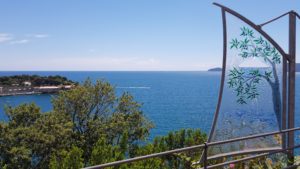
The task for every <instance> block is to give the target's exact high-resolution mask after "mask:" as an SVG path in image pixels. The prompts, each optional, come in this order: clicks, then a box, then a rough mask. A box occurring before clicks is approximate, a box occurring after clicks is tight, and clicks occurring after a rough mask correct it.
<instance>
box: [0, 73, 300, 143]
mask: <svg viewBox="0 0 300 169" xmlns="http://www.w3.org/2000/svg"><path fill="white" fill-rule="evenodd" d="M19 74H37V75H42V76H44V75H61V76H65V77H67V78H69V79H71V80H74V81H78V82H83V81H84V80H85V79H87V78H88V77H89V78H90V79H92V80H93V81H94V80H97V79H103V80H106V81H108V82H110V83H111V84H113V85H114V86H115V88H116V92H117V94H118V95H120V94H121V93H123V92H125V91H128V92H130V93H131V94H132V95H133V96H134V98H135V100H137V101H138V102H140V103H142V110H143V112H144V114H145V115H146V116H147V117H148V118H149V119H150V120H151V121H152V122H153V123H154V124H155V128H154V129H152V131H151V136H150V138H153V137H154V136H158V135H165V134H167V133H168V132H169V131H174V130H177V129H181V128H200V129H201V130H202V131H204V132H206V133H208V132H209V130H210V128H211V123H212V119H213V115H214V112H215V108H216V103H217V99H218V92H219V82H220V76H221V74H220V72H206V71H195V72H58V71H56V72H50V71H49V72H46V71H43V72H0V76H7V75H19ZM299 80H300V74H297V81H296V85H297V86H296V126H300V118H299V117H300V116H299V115H300V112H299V110H300V107H299V100H300V94H299V92H297V91H299V89H300V85H299V83H297V82H299ZM51 97H53V96H51V95H47V94H42V95H23V96H8V97H0V120H6V119H7V117H6V116H5V114H4V110H3V108H4V105H12V106H16V105H18V104H20V103H24V102H26V103H30V102H35V103H37V104H38V105H39V106H40V107H41V108H42V110H43V111H50V110H51V109H52V106H51Z"/></svg>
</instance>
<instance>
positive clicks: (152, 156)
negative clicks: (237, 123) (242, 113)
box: [85, 127, 300, 169]
mask: <svg viewBox="0 0 300 169" xmlns="http://www.w3.org/2000/svg"><path fill="white" fill-rule="evenodd" d="M295 130H300V127H297V128H292V129H286V130H281V131H277V132H270V133H264V134H257V135H252V136H247V137H240V138H234V139H230V140H225V141H218V142H211V143H207V146H213V145H218V144H226V143H231V142H235V141H242V140H247V139H253V138H258V137H265V136H271V135H275V134H282V133H286V132H291V131H295ZM203 147H204V144H200V145H195V146H190V147H184V148H179V149H174V150H169V151H164V152H160V153H153V154H149V155H145V156H139V157H133V158H130V159H125V160H120V161H115V162H110V163H106V164H100V165H95V166H91V167H86V168H85V169H100V168H105V167H112V166H117V165H121V164H125V163H132V162H135V161H140V160H145V159H149V158H155V157H160V156H165V155H169V154H174V153H182V152H186V151H191V150H195V149H200V148H203Z"/></svg>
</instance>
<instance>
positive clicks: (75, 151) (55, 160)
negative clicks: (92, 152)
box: [49, 146, 84, 169]
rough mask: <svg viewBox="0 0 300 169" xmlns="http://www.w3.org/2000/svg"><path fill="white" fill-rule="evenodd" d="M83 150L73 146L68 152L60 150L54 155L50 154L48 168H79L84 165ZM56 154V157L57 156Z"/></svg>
mask: <svg viewBox="0 0 300 169" xmlns="http://www.w3.org/2000/svg"><path fill="white" fill-rule="evenodd" d="M82 154H83V151H82V150H81V149H80V148H78V147H76V146H73V147H72V148H71V149H70V150H69V151H68V152H67V151H62V152H60V153H59V154H58V155H56V156H52V157H51V160H50V163H49V168H50V169H80V168H82V167H83V166H84V164H83V158H82ZM57 156H58V157H57Z"/></svg>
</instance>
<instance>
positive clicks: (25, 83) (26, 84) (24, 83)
mask: <svg viewBox="0 0 300 169" xmlns="http://www.w3.org/2000/svg"><path fill="white" fill-rule="evenodd" d="M23 85H24V86H31V82H29V81H25V82H23Z"/></svg>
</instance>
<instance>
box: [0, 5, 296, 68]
mask: <svg viewBox="0 0 300 169" xmlns="http://www.w3.org/2000/svg"><path fill="white" fill-rule="evenodd" d="M212 2H214V1H210V0H49V1H41V0H26V1H17V0H1V1H0V23H1V26H0V59H1V60H0V71H24V70H25V71H51V70H54V71H198V70H207V69H209V68H212V67H218V66H221V61H222V22H221V11H220V8H219V7H216V6H214V5H212ZM215 2H218V3H220V4H223V5H225V6H227V7H230V8H231V9H233V10H235V11H237V12H239V13H241V14H242V15H244V16H246V17H247V18H249V19H251V20H253V21H254V22H255V23H256V24H260V23H263V22H265V21H267V20H270V19H272V18H274V17H276V16H278V15H281V14H283V13H285V12H287V11H290V10H292V9H293V10H295V11H296V12H298V13H300V1H299V0H264V1H262V0H251V1H249V0H230V1H229V0H216V1H215ZM299 22H300V20H298V24H297V26H298V27H297V30H298V35H297V40H298V41H299V40H300V38H299V34H300V24H299ZM228 25H231V26H234V23H233V22H232V23H231V22H229V23H228ZM287 28H288V20H287V17H285V18H283V19H281V20H280V21H277V22H274V23H272V24H270V25H267V26H266V27H265V28H264V30H265V31H267V32H268V33H269V34H270V35H271V36H272V37H273V38H274V39H275V40H276V41H278V42H279V44H280V45H282V46H283V47H284V49H286V48H287V40H288V33H287V30H288V29H287ZM299 44H300V42H298V44H297V50H298V51H299V52H300V48H299Z"/></svg>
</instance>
